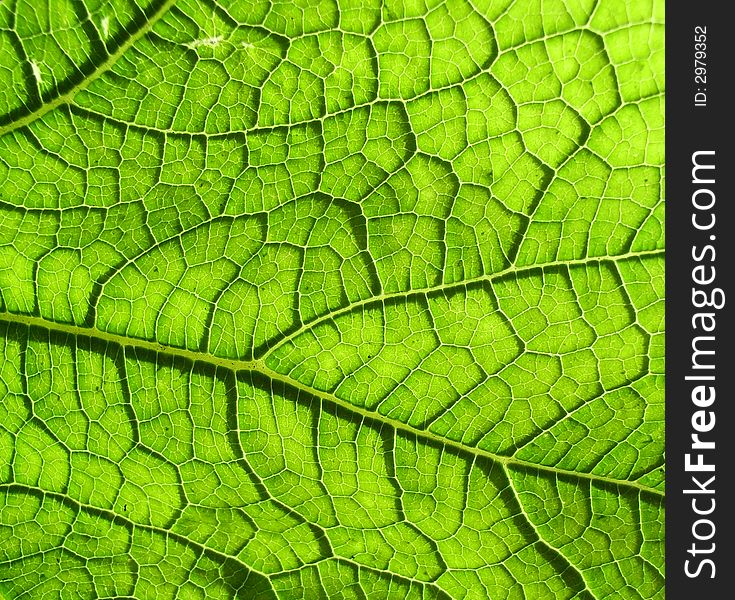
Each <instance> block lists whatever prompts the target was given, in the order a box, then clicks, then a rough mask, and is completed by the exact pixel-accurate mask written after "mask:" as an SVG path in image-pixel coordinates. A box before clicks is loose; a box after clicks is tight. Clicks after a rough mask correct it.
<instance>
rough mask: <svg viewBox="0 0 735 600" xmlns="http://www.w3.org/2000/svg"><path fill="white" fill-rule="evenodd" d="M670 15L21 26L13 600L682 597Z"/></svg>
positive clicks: (265, 12) (7, 106)
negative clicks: (667, 541) (674, 442)
mask: <svg viewBox="0 0 735 600" xmlns="http://www.w3.org/2000/svg"><path fill="white" fill-rule="evenodd" d="M662 23H663V2H659V1H657V0H652V1H651V2H636V3H623V2H617V1H615V0H598V1H595V0H567V1H562V0H550V1H545V2H538V1H537V0H499V1H491V0H482V1H476V2H474V1H470V0H443V1H441V0H439V1H434V0H427V1H426V2H413V1H410V2H407V1H401V2H395V1H393V0H381V1H377V0H370V1H367V2H364V1H358V0H329V1H319V2H317V1H309V0H298V1H295V2H286V1H282V0H280V1H279V0H275V1H273V2H255V1H254V2H241V1H235V0H217V1H214V0H202V1H198V0H178V1H176V2H174V1H172V0H168V1H166V2H162V1H155V0H143V1H140V0H137V1H136V0H112V1H103V0H47V1H46V2H42V3H39V2H31V1H30V0H16V1H15V2H2V3H0V38H1V41H0V595H2V594H5V595H6V596H7V597H8V598H17V599H21V598H23V599H30V600H33V599H41V600H45V599H51V598H69V599H82V600H87V599H90V600H91V599H98V598H110V599H112V598H139V599H156V600H158V599H166V598H180V599H184V600H188V599H204V598H212V599H223V600H224V599H229V598H240V599H261V598H263V599H265V598H269V599H270V598H280V599H294V600H295V599H309V600H311V599H321V598H324V599H328V600H331V599H335V598H337V599H343V598H344V599H348V598H349V599H351V598H355V599H358V598H362V599H364V598H367V599H371V600H372V599H375V600H384V599H389V600H390V599H404V598H425V599H429V598H432V599H434V598H436V599H450V598H451V599H467V600H471V599H484V598H490V599H530V600H534V599H542V600H543V599H548V598H559V599H572V598H574V599H577V600H582V599H584V600H591V599H596V600H602V599H608V598H610V599H613V598H615V599H617V598H623V599H651V598H663V593H664V592H663V573H664V562H663V561H664V548H663V539H664V536H663V523H664V510H663V501H664V495H663V489H664V487H663V486H664V478H663V464H664V461H663V444H664V436H663V424H664V423H663V416H664V405H663V401H664V397H663V393H664V384H663V382H664V368H663V367H664V343H663V336H664V329H663V325H664V322H663V316H664V303H663V294H664V279H663V277H664V263H663V248H664V245H663V244H664V238H663V234H664V232H663V210H664V209H663V194H664V191H663V99H664V96H663V92H664V87H663V24H662Z"/></svg>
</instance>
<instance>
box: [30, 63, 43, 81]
mask: <svg viewBox="0 0 735 600" xmlns="http://www.w3.org/2000/svg"><path fill="white" fill-rule="evenodd" d="M31 72H32V73H33V78H34V79H35V80H36V83H37V84H38V85H41V84H42V83H43V76H42V75H41V67H40V65H39V64H38V63H37V62H36V61H35V60H32V61H31Z"/></svg>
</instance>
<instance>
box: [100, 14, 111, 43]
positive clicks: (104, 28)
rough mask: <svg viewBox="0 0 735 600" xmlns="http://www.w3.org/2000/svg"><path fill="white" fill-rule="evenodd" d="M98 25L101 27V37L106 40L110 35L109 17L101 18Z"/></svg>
mask: <svg viewBox="0 0 735 600" xmlns="http://www.w3.org/2000/svg"><path fill="white" fill-rule="evenodd" d="M100 25H101V26H102V36H103V37H104V38H105V39H107V37H108V36H109V35H110V17H102V21H100Z"/></svg>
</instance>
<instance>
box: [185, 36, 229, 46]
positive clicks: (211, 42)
mask: <svg viewBox="0 0 735 600" xmlns="http://www.w3.org/2000/svg"><path fill="white" fill-rule="evenodd" d="M224 39H225V38H224V37H223V36H221V35H215V36H212V37H208V38H204V39H203V40H193V41H191V42H189V43H188V44H185V45H186V47H187V48H191V49H192V50H196V49H197V48H201V47H202V46H204V47H205V48H215V47H217V46H219V45H220V44H221V43H222V42H223V41H224Z"/></svg>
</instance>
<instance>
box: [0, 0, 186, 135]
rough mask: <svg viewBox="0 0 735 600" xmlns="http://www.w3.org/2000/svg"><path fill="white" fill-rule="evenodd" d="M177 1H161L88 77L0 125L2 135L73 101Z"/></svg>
mask: <svg viewBox="0 0 735 600" xmlns="http://www.w3.org/2000/svg"><path fill="white" fill-rule="evenodd" d="M175 3H176V0H165V2H163V3H161V5H160V6H159V7H158V8H157V9H156V10H155V11H154V12H152V13H151V14H150V15H147V16H146V20H145V23H144V24H143V25H142V26H141V27H140V29H138V30H137V31H135V32H133V33H132V34H131V35H130V36H128V38H127V39H126V40H125V41H124V42H123V43H122V44H120V45H119V46H118V47H117V49H116V50H115V51H114V52H113V53H111V54H108V55H107V58H106V59H105V60H104V61H102V62H101V63H100V64H99V65H97V68H96V69H95V70H94V71H92V72H91V73H90V74H89V75H87V77H85V78H84V79H82V80H81V81H80V82H79V83H78V84H77V85H75V86H74V87H72V88H71V89H70V90H69V91H67V92H65V93H63V94H60V95H58V96H56V97H55V98H51V99H49V100H47V101H46V102H44V103H43V104H42V105H41V106H39V107H38V108H37V109H36V110H34V111H32V112H30V113H27V114H25V115H23V116H21V117H18V118H17V119H15V120H14V121H11V122H10V123H7V124H6V125H3V126H2V127H0V136H3V135H5V134H6V133H10V132H11V131H15V130H16V129H20V128H21V127H25V126H26V125H29V124H30V123H33V122H34V121H35V120H37V119H40V118H41V117H43V116H44V115H45V114H46V113H48V112H50V111H52V110H54V109H55V108H57V107H59V106H61V105H63V104H67V103H68V102H71V100H72V99H73V98H74V96H76V95H77V94H78V93H79V92H80V91H82V90H83V89H85V88H86V87H87V86H89V84H90V83H92V82H93V81H95V80H96V79H98V78H99V77H100V76H101V75H102V74H103V73H105V72H106V71H108V70H109V69H110V68H112V66H113V65H114V64H115V63H116V62H117V61H118V59H119V58H120V57H121V56H122V55H123V54H125V52H127V51H128V50H129V49H130V47H131V46H132V45H133V44H135V42H137V41H138V40H139V39H140V38H141V37H143V36H144V35H145V34H146V33H148V32H149V31H150V30H151V29H152V28H153V26H154V25H155V24H156V23H157V22H158V21H159V19H161V17H163V15H165V14H166V13H167V12H168V11H169V10H170V9H171V7H172V6H173V5H174V4H175Z"/></svg>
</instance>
